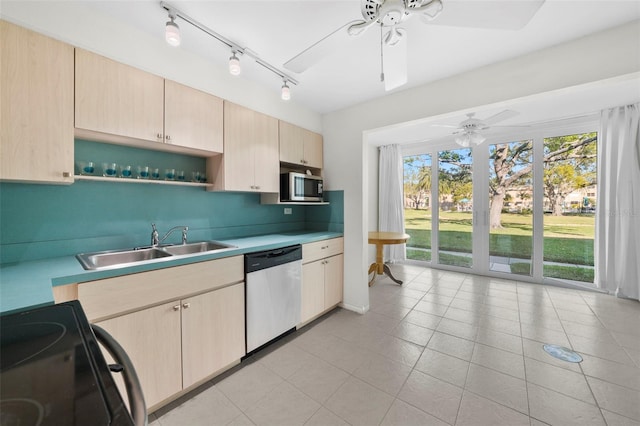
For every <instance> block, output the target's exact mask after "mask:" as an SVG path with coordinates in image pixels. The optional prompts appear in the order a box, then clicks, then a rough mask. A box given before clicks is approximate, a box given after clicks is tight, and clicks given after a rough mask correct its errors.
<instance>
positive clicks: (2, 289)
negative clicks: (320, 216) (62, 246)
mask: <svg viewBox="0 0 640 426" xmlns="http://www.w3.org/2000/svg"><path fill="white" fill-rule="evenodd" d="M341 236H342V234H341V233H337V232H304V231H300V232H292V233H282V234H269V235H260V236H255V237H245V238H239V239H230V240H219V241H221V242H223V243H226V244H231V245H234V246H237V248H234V249H229V250H224V251H221V252H213V253H204V254H202V253H199V254H193V255H188V256H174V257H165V258H161V259H154V260H152V261H148V262H145V263H143V264H139V265H135V266H127V267H122V268H114V269H106V270H100V271H87V270H84V269H83V268H82V266H80V263H79V262H78V260H77V259H76V258H75V256H64V257H56V258H50V259H42V260H35V261H30V262H19V263H7V264H4V265H0V313H5V312H10V311H14V310H20V309H24V308H27V307H33V306H39V305H46V304H52V303H53V292H52V287H54V286H59V285H65V284H73V283H81V282H86V281H94V280H99V279H103V278H111V277H116V276H121V275H128V274H135V273H138V272H146V271H152V270H156V269H162V268H167V267H172V266H180V265H187V264H189V263H196V262H203V261H207V260H213V259H218V258H221V257H229V256H236V255H241V254H245V253H251V252H255V251H261V250H270V249H275V248H279V247H285V246H289V245H294V244H304V243H310V242H314V241H321V240H326V239H330V238H337V237H341Z"/></svg>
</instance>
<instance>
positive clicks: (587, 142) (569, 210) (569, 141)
mask: <svg viewBox="0 0 640 426" xmlns="http://www.w3.org/2000/svg"><path fill="white" fill-rule="evenodd" d="M596 178H597V176H596V133H586V134H578V135H567V136H558V137H552V138H545V140H544V177H543V181H544V276H545V277H550V278H560V279H567V280H575V281H584V282H589V283H592V282H593V278H594V270H593V239H594V232H595V205H596V202H597V199H596V195H595V194H596V184H597V179H596Z"/></svg>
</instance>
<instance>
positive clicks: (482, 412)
mask: <svg viewBox="0 0 640 426" xmlns="http://www.w3.org/2000/svg"><path fill="white" fill-rule="evenodd" d="M393 270H394V272H395V273H396V274H397V275H398V276H399V277H400V278H401V279H404V280H405V284H404V285H403V286H398V285H396V284H393V283H392V282H391V281H390V280H389V279H387V278H378V279H377V281H376V283H375V284H374V286H373V287H371V288H370V299H371V310H370V311H369V312H367V313H366V314H365V315H358V314H355V313H353V312H349V311H346V310H342V309H336V310H334V311H333V312H332V313H330V314H328V315H326V316H325V317H323V318H321V319H319V320H317V321H316V322H315V323H313V324H312V325H310V326H308V327H306V328H304V329H302V330H299V331H297V332H296V333H294V334H292V335H290V336H288V337H287V338H285V339H283V340H281V341H280V342H277V343H276V344H274V345H272V346H271V347H270V348H268V349H267V350H264V351H263V352H261V353H259V354H256V355H255V356H253V357H251V358H249V359H248V360H246V361H245V362H243V363H242V364H241V365H240V366H238V367H236V368H234V369H233V370H231V371H230V372H228V373H226V374H224V375H223V377H221V378H217V379H216V380H214V381H213V382H211V383H209V384H207V385H205V386H203V387H201V388H200V389H198V390H197V391H194V392H192V393H191V394H190V395H188V396H186V397H184V398H182V399H181V400H179V401H176V402H175V403H173V404H171V405H170V406H168V407H165V408H163V409H161V410H159V411H158V412H156V413H154V414H152V415H151V416H150V421H151V425H152V426H173V425H181V426H183V425H184V426H197V425H278V426H284V425H303V424H304V425H509V426H515V425H532V426H533V425H544V424H551V425H563V426H564V425H581V426H584V425H605V424H606V425H640V303H638V302H635V301H629V300H621V299H617V298H614V297H611V296H607V295H602V294H598V293H593V292H584V291H577V290H567V289H562V288H557V287H549V286H540V285H532V284H525V283H520V282H516V281H512V280H502V279H492V278H486V277H479V276H474V275H468V274H460V273H452V272H445V271H437V270H433V269H426V268H421V267H418V266H414V265H394V267H393ZM543 343H553V344H560V345H563V346H567V347H571V348H573V349H574V350H576V351H578V352H580V353H581V355H582V356H583V358H584V361H583V362H582V363H579V364H572V363H568V362H564V361H560V360H557V359H555V358H552V357H551V356H550V355H548V354H547V353H546V352H544V350H543V349H542V345H543Z"/></svg>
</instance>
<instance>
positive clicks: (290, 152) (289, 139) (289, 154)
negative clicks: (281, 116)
mask: <svg viewBox="0 0 640 426" xmlns="http://www.w3.org/2000/svg"><path fill="white" fill-rule="evenodd" d="M279 123H280V161H282V162H283V163H289V164H296V165H300V166H305V167H313V168H316V169H321V168H322V135H319V134H318V133H314V132H311V131H309V130H306V129H303V128H302V127H298V126H294V125H293V124H289V123H287V122H284V121H280V122H279Z"/></svg>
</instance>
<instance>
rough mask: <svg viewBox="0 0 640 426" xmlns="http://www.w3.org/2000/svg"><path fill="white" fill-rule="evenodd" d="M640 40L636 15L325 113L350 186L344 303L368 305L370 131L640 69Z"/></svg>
mask: <svg viewBox="0 0 640 426" xmlns="http://www.w3.org/2000/svg"><path fill="white" fill-rule="evenodd" d="M639 40H640V21H635V22H632V23H630V24H626V25H623V26H620V27H617V28H614V29H610V30H607V31H603V32H601V33H597V34H594V35H590V36H587V37H584V38H581V39H578V40H574V41H572V42H568V43H564V44H561V45H558V46H554V47H551V48H548V49H544V50H541V51H538V52H534V53H531V54H528V55H525V56H522V57H519V58H515V59H512V60H508V61H504V62H500V63H496V64H492V65H488V66H485V67H482V68H479V69H476V70H474V71H470V72H467V73H464V74H460V75H456V76H453V77H450V78H447V79H443V80H440V81H436V82H434V83H431V84H427V85H424V86H421V87H419V88H415V89H410V90H406V91H403V92H399V93H395V94H392V95H389V96H386V97H384V98H379V99H376V100H373V101H370V102H366V103H363V104H360V105H357V106H354V107H351V108H347V109H345V110H342V111H337V112H333V113H330V114H327V115H325V116H324V118H323V128H324V132H323V133H324V140H325V161H324V164H325V170H326V175H327V176H328V177H329V179H328V180H327V186H328V188H330V189H343V190H344V192H345V195H344V199H345V299H344V303H345V306H346V307H348V308H351V309H353V310H356V311H366V310H367V309H368V307H369V295H368V286H367V277H366V271H367V266H368V263H369V262H371V261H372V260H373V256H372V251H371V250H370V249H368V248H367V247H368V244H367V232H368V231H369V230H376V229H377V189H376V188H377V185H376V184H374V183H372V182H370V181H372V180H373V181H375V178H373V176H377V167H378V165H377V155H374V153H375V151H372V148H371V147H369V146H368V144H367V141H366V137H365V136H364V132H366V131H367V130H370V129H375V128H380V127H383V126H388V125H392V124H397V123H403V122H407V121H411V120H417V119H422V118H426V117H430V116H435V115H439V114H444V113H449V112H454V111H460V110H464V109H467V108H473V107H478V106H485V105H489V104H494V103H500V102H505V101H508V100H512V99H518V98H522V97H527V96H533V95H537V94H542V93H546V92H552V91H557V90H562V89H565V88H569V87H574V86H579V85H587V84H592V83H594V82H601V81H602V80H606V79H610V78H614V77H618V76H623V75H628V74H632V73H638V72H640V48H639ZM636 78H637V77H636ZM598 84H602V83H598ZM390 142H391V141H390ZM372 170H374V171H373V172H372Z"/></svg>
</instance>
